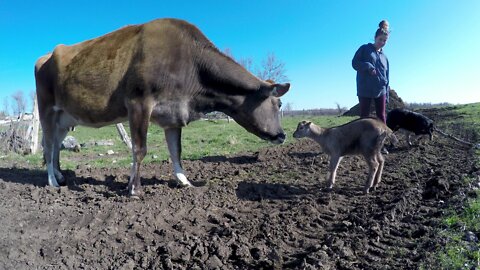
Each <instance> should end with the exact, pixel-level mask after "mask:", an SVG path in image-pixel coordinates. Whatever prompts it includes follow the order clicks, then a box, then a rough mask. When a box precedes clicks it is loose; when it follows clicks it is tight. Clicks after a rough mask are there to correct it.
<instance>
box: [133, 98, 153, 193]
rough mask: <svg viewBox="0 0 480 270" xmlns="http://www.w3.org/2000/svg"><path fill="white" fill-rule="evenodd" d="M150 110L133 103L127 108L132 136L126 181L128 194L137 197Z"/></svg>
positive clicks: (145, 152)
mask: <svg viewBox="0 0 480 270" xmlns="http://www.w3.org/2000/svg"><path fill="white" fill-rule="evenodd" d="M150 112H151V110H150V109H149V108H148V107H144V106H143V105H142V104H139V103H134V104H131V105H130V107H129V108H128V117H129V124H130V134H131V136H132V153H133V165H132V172H131V175H130V181H129V182H128V187H127V188H128V194H129V195H130V196H133V197H139V196H141V195H142V194H143V193H142V187H141V181H140V167H141V165H142V161H143V158H145V155H146V154H147V130H148V123H149V122H148V121H149V116H150Z"/></svg>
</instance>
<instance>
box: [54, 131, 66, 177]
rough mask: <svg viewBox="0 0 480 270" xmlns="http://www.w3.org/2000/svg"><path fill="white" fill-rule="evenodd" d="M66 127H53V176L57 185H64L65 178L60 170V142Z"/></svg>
mask: <svg viewBox="0 0 480 270" xmlns="http://www.w3.org/2000/svg"><path fill="white" fill-rule="evenodd" d="M67 133H68V128H61V127H59V126H58V125H57V126H56V128H55V134H56V136H55V142H54V144H53V165H54V167H53V170H54V173H55V177H56V178H57V182H58V184H59V185H61V186H64V185H66V181H65V178H64V177H63V175H62V173H61V171H60V148H61V147H62V142H63V140H64V139H65V137H66V136H67Z"/></svg>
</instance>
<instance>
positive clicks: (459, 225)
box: [436, 192, 480, 269]
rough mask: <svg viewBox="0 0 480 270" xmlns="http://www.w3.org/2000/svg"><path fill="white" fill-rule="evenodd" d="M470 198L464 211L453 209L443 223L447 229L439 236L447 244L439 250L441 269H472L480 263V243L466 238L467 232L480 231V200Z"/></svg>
mask: <svg viewBox="0 0 480 270" xmlns="http://www.w3.org/2000/svg"><path fill="white" fill-rule="evenodd" d="M479 195H480V192H477V198H475V199H469V200H468V201H467V202H466V205H465V207H464V208H463V211H461V212H456V211H453V210H451V211H450V212H451V213H450V214H449V215H447V216H446V217H445V218H444V220H443V223H444V225H446V227H447V229H446V230H445V231H441V232H440V234H439V236H440V237H442V238H444V239H445V240H446V245H445V246H443V247H442V248H441V249H440V250H438V251H437V254H436V256H437V257H438V260H437V262H438V264H439V267H441V269H472V267H474V266H476V267H478V266H479V265H480V243H479V242H469V241H467V240H466V232H472V233H474V234H475V235H477V236H478V235H479V233H480V200H479V199H478V196H479Z"/></svg>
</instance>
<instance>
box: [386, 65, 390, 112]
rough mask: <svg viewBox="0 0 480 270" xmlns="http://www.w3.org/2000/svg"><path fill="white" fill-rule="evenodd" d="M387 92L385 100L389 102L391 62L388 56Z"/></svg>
mask: <svg viewBox="0 0 480 270" xmlns="http://www.w3.org/2000/svg"><path fill="white" fill-rule="evenodd" d="M386 87H387V88H386V93H385V101H386V102H387V103H388V101H389V99H390V62H389V61H388V58H387V86H386Z"/></svg>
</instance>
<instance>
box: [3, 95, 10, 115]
mask: <svg viewBox="0 0 480 270" xmlns="http://www.w3.org/2000/svg"><path fill="white" fill-rule="evenodd" d="M9 108H10V104H9V103H8V98H5V99H3V108H2V111H3V113H4V114H5V115H8V109H9Z"/></svg>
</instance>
